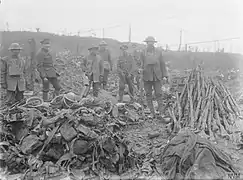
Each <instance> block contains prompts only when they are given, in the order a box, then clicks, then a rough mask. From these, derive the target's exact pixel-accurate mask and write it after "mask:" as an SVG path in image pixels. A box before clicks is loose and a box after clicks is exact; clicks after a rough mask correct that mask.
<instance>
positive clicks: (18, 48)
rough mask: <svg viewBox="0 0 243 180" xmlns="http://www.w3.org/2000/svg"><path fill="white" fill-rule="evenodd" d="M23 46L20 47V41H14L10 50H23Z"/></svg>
mask: <svg viewBox="0 0 243 180" xmlns="http://www.w3.org/2000/svg"><path fill="white" fill-rule="evenodd" d="M21 49H22V48H21V47H20V45H19V43H12V44H11V45H10V46H9V48H8V50H21Z"/></svg>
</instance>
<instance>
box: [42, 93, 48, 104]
mask: <svg viewBox="0 0 243 180" xmlns="http://www.w3.org/2000/svg"><path fill="white" fill-rule="evenodd" d="M42 98H43V101H44V102H48V101H49V99H48V92H43V95H42Z"/></svg>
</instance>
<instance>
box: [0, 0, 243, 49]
mask: <svg viewBox="0 0 243 180" xmlns="http://www.w3.org/2000/svg"><path fill="white" fill-rule="evenodd" d="M1 1H2V3H1V4H0V27H1V28H0V29H3V28H6V22H8V24H9V28H10V30H20V29H29V28H32V29H33V30H34V29H35V28H36V27H39V28H40V29H41V31H48V32H60V31H63V30H64V29H66V31H67V32H73V33H77V32H78V31H79V30H80V31H86V30H89V29H91V28H93V29H97V28H98V29H101V28H103V27H104V28H106V27H111V26H116V25H120V27H117V28H110V29H105V36H106V37H110V38H115V39H118V40H120V41H127V40H128V27H129V23H131V25H132V41H135V42H142V41H143V40H144V38H145V37H146V36H148V35H152V36H154V37H155V38H156V39H157V40H158V41H159V43H161V44H169V45H173V44H178V43H179V34H180V29H184V31H183V38H182V42H183V43H189V42H197V41H207V40H215V39H224V38H231V37H241V39H240V40H234V41H227V42H221V43H220V46H221V47H225V48H226V49H229V48H230V47H231V48H233V51H234V52H241V53H243V42H242V40H243V26H242V24H243V0H90V1H88V0H66V1H64V0H1ZM95 33H96V35H97V37H102V30H97V31H95ZM81 35H83V36H87V35H90V34H88V33H83V34H81ZM200 47H204V48H210V47H211V48H212V47H214V46H213V43H210V44H205V45H200Z"/></svg>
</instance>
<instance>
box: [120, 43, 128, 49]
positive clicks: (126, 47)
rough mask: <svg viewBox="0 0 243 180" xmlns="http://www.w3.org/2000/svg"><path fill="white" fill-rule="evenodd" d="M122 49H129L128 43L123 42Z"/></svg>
mask: <svg viewBox="0 0 243 180" xmlns="http://www.w3.org/2000/svg"><path fill="white" fill-rule="evenodd" d="M120 49H128V45H127V44H122V45H121V47H120Z"/></svg>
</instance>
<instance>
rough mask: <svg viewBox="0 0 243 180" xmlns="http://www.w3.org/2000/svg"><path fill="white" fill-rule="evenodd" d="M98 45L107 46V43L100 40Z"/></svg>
mask: <svg viewBox="0 0 243 180" xmlns="http://www.w3.org/2000/svg"><path fill="white" fill-rule="evenodd" d="M99 45H100V46H107V43H106V42H105V41H101V42H100V44H99Z"/></svg>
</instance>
